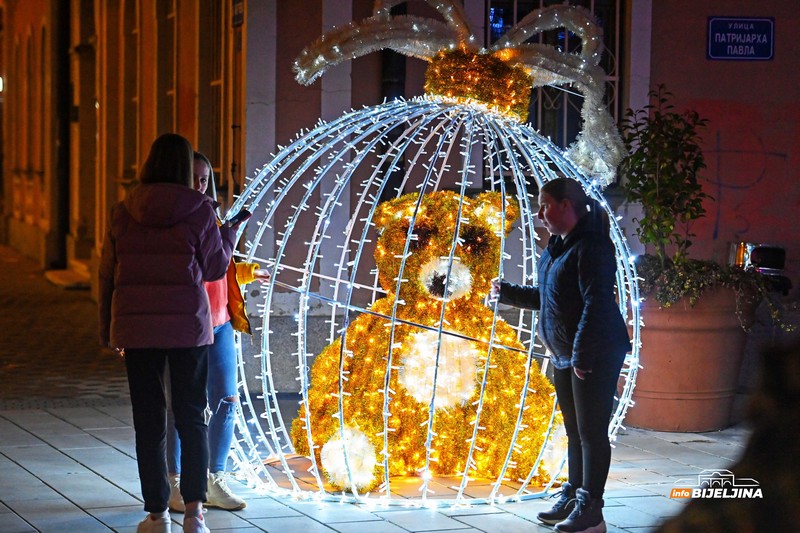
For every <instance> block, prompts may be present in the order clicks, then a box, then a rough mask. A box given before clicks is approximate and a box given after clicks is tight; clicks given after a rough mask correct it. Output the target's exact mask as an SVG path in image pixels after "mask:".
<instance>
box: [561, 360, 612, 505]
mask: <svg viewBox="0 0 800 533" xmlns="http://www.w3.org/2000/svg"><path fill="white" fill-rule="evenodd" d="M623 359H624V355H623V358H619V364H604V365H603V364H598V365H596V367H595V368H594V370H593V371H592V372H591V373H589V374H587V375H586V379H585V380H582V379H579V378H578V376H576V375H575V372H574V371H573V370H572V368H566V369H564V370H559V369H553V383H554V384H555V387H556V395H557V396H558V404H559V406H560V407H561V414H562V415H563V417H564V426H565V429H566V430H567V448H568V451H567V457H568V460H569V483H570V485H572V486H573V487H576V488H583V489H584V490H587V491H589V494H591V496H592V498H602V497H603V491H604V490H605V485H606V479H607V478H608V470H609V468H610V467H611V444H610V443H609V441H608V424H609V421H610V419H611V410H612V408H613V406H614V394H615V393H616V391H617V380H618V379H619V372H620V370H621V369H622V361H623Z"/></svg>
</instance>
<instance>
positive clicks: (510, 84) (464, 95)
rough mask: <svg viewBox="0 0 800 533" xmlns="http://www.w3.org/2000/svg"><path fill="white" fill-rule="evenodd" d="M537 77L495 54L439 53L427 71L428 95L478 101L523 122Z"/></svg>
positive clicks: (452, 51) (525, 118) (449, 51)
mask: <svg viewBox="0 0 800 533" xmlns="http://www.w3.org/2000/svg"><path fill="white" fill-rule="evenodd" d="M532 84H533V78H532V77H531V76H530V75H529V74H528V73H527V72H526V71H525V69H523V68H522V67H521V66H519V65H513V64H510V63H507V62H505V61H503V60H502V59H500V58H499V57H496V56H494V55H491V54H481V53H475V52H470V51H465V50H460V49H459V50H448V51H443V52H439V53H438V54H436V56H434V58H433V59H432V60H431V62H430V65H428V69H427V70H426V71H425V92H426V93H428V94H434V95H438V96H445V97H447V98H453V99H456V100H466V101H478V102H482V103H484V104H486V105H488V106H489V107H490V108H491V109H494V110H496V111H499V112H501V113H503V114H507V115H511V116H513V117H516V118H518V119H519V120H521V121H523V122H524V121H525V120H527V118H528V103H529V101H530V97H531V86H532Z"/></svg>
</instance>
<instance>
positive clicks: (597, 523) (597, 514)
mask: <svg viewBox="0 0 800 533" xmlns="http://www.w3.org/2000/svg"><path fill="white" fill-rule="evenodd" d="M575 500H576V502H575V508H574V509H573V510H572V512H571V513H570V514H569V516H568V517H567V519H566V520H564V521H563V522H559V523H558V524H556V531H559V532H561V533H606V523H605V521H604V520H603V500H602V499H601V498H592V497H591V495H590V494H589V492H588V491H585V490H583V489H578V490H576V491H575Z"/></svg>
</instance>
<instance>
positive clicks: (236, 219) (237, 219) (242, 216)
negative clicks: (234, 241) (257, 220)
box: [228, 209, 253, 226]
mask: <svg viewBox="0 0 800 533" xmlns="http://www.w3.org/2000/svg"><path fill="white" fill-rule="evenodd" d="M251 216H253V213H251V212H250V211H248V210H247V209H242V210H241V211H239V212H238V213H236V214H235V215H233V216H232V217H231V218H229V219H228V224H229V225H231V226H236V225H238V224H241V223H242V222H244V221H245V220H247V219H248V218H250V217H251Z"/></svg>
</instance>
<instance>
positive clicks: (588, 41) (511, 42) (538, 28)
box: [492, 6, 603, 65]
mask: <svg viewBox="0 0 800 533" xmlns="http://www.w3.org/2000/svg"><path fill="white" fill-rule="evenodd" d="M557 28H566V29H568V30H569V31H571V32H572V33H574V34H575V35H577V36H578V37H580V38H581V53H580V56H581V57H583V58H584V59H585V60H587V61H588V62H590V63H591V64H592V65H597V64H598V63H599V62H600V56H601V55H602V53H603V41H602V37H603V32H602V30H601V29H600V27H599V26H598V25H597V23H596V22H595V19H594V17H593V16H592V14H591V13H589V12H588V11H586V10H585V9H583V8H580V7H575V6H551V7H548V8H544V9H539V10H536V11H532V12H530V13H528V14H527V15H526V16H525V17H523V18H522V20H520V21H519V22H518V23H517V24H516V25H515V26H514V27H513V28H511V29H510V30H509V31H508V32H506V33H505V35H503V36H502V37H500V39H498V40H497V42H496V43H495V44H494V46H492V50H501V49H503V48H511V47H513V46H517V45H520V44H523V43H524V42H525V41H527V40H528V39H530V38H531V37H533V36H534V35H536V34H537V33H541V32H543V31H547V30H554V29H557Z"/></svg>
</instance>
